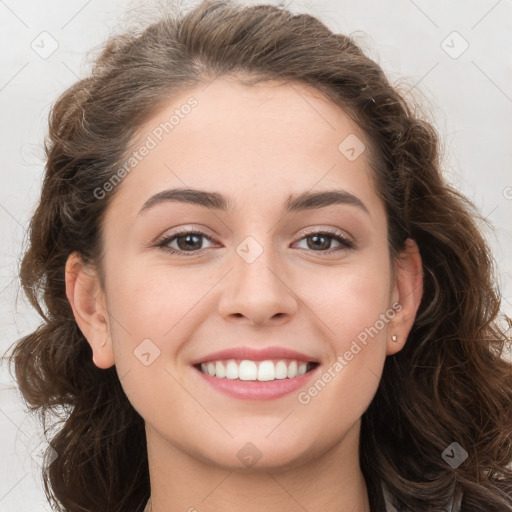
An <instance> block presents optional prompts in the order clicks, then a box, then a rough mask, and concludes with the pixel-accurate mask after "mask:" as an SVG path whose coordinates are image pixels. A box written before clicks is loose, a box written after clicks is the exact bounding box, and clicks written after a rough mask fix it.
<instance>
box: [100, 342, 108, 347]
mask: <svg viewBox="0 0 512 512" xmlns="http://www.w3.org/2000/svg"><path fill="white" fill-rule="evenodd" d="M106 344H107V340H105V341H104V342H103V343H102V344H101V345H100V348H103V347H104V346H105V345H106Z"/></svg>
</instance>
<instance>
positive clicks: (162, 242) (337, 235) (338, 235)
mask: <svg viewBox="0 0 512 512" xmlns="http://www.w3.org/2000/svg"><path fill="white" fill-rule="evenodd" d="M185 235H198V236H201V237H204V238H206V239H207V240H208V241H210V242H213V241H214V240H213V239H212V238H211V237H209V236H208V235H206V234H205V233H203V232H202V231H195V230H184V231H179V232H177V233H174V234H172V235H170V236H165V237H163V238H161V239H159V240H157V241H156V243H155V247H157V248H160V249H161V250H163V251H165V252H167V253H168V254H177V255H180V256H195V255H196V254H198V253H199V252H201V251H202V250H204V249H197V250H195V251H183V250H176V249H171V248H169V247H168V244H169V243H171V242H172V241H174V240H175V239H177V238H179V237H181V236H185ZM313 235H320V236H327V237H329V238H332V239H334V240H336V241H337V242H339V243H340V244H341V245H342V247H337V248H334V249H330V250H328V251H314V250H312V249H301V250H303V251H311V252H314V253H319V254H321V255H329V254H331V253H333V252H336V251H338V250H342V249H345V250H347V249H354V247H355V245H354V243H353V242H352V241H351V240H349V239H348V238H347V237H346V236H345V235H344V234H343V233H342V232H341V231H311V232H308V233H305V234H304V236H303V237H302V238H299V241H300V240H303V239H304V238H308V237H310V236H313Z"/></svg>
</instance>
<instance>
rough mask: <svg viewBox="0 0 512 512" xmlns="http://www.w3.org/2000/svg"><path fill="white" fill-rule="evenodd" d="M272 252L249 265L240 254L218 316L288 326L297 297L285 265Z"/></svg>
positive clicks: (221, 300) (267, 251) (225, 285)
mask: <svg viewBox="0 0 512 512" xmlns="http://www.w3.org/2000/svg"><path fill="white" fill-rule="evenodd" d="M270 252H271V251H270V250H266V249H265V250H263V252H262V253H261V254H260V256H259V257H258V258H257V259H256V260H255V261H252V262H248V261H246V260H244V259H243V258H242V257H240V256H239V255H238V254H237V253H235V255H234V258H233V259H234V268H233V270H232V271H231V272H229V273H228V275H227V276H226V278H225V282H224V289H223V290H222V294H221V297H220V300H219V305H218V311H219V314H220V315H221V316H222V317H223V318H225V319H227V320H229V321H237V322H242V321H245V322H249V323H250V324H253V325H262V324H263V325H264V324H266V323H268V322H279V323H285V322H287V321H289V320H290V318H291V317H293V315H294V314H295V312H296V311H297V307H298V298H297V295H296V294H295V292H294V290H293V289H292V288H293V286H292V284H291V283H290V282H289V281H290V279H289V278H288V279H287V276H286V275H285V273H284V271H283V269H282V265H279V264H277V263H276V259H275V258H273V257H271V255H270Z"/></svg>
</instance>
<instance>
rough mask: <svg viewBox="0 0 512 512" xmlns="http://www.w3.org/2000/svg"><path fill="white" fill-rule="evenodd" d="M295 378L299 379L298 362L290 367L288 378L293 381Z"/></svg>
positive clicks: (294, 362) (293, 362)
mask: <svg viewBox="0 0 512 512" xmlns="http://www.w3.org/2000/svg"><path fill="white" fill-rule="evenodd" d="M293 377H297V361H292V362H291V363H290V366H288V378H289V379H293Z"/></svg>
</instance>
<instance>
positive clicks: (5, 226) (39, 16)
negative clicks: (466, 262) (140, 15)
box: [0, 0, 512, 512]
mask: <svg viewBox="0 0 512 512" xmlns="http://www.w3.org/2000/svg"><path fill="white" fill-rule="evenodd" d="M148 3H150V2H146V4H148ZM183 3H184V4H185V5H188V4H187V2H183ZM246 3H248V4H255V3H261V2H255V1H250V2H246ZM272 3H276V2H272ZM286 3H287V4H288V5H289V8H290V9H292V10H294V11H301V12H310V13H312V14H314V15H317V16H319V17H320V18H321V19H322V20H323V21H324V22H326V23H327V24H328V25H329V26H330V27H331V28H332V29H334V30H336V31H339V32H342V33H345V34H352V35H354V36H355V37H356V39H357V41H358V42H359V43H360V44H362V45H363V47H364V48H365V49H366V50H367V52H368V54H369V55H370V56H371V57H372V58H374V59H375V60H377V61H378V62H379V63H380V64H381V65H382V66H383V68H384V69H385V71H386V72H387V73H388V76H389V77H390V78H391V80H392V81H393V82H396V81H400V82H401V83H402V84H403V88H404V89H405V90H410V94H414V95H415V96H416V97H418V95H419V96H420V97H422V98H423V100H422V101H423V103H424V104H425V105H426V106H427V108H428V109H429V111H430V112H431V116H432V117H433V119H434V122H435V125H436V126H437V128H438V130H439V132H440V134H441V138H442V139H443V141H444V161H445V168H446V173H447V176H448V179H449V180H450V181H451V182H452V183H453V184H455V185H456V186H457V187H458V188H459V189H461V190H462V191H463V192H464V193H465V194H466V195H468V196H469V197H470V198H471V199H472V200H473V201H474V202H475V204H476V205H477V207H478V208H479V210H480V211H481V212H482V213H483V215H484V216H485V217H487V219H488V220H490V221H491V222H492V223H493V224H494V226H495V228H496V229H495V232H494V233H489V234H488V239H489V241H490V243H491V245H492V247H493V248H494V254H495V257H496V259H497V262H498V271H499V276H500V284H501V289H502V294H503V299H504V300H503V311H504V312H506V313H507V314H508V315H511V314H512V283H511V281H512V280H511V274H510V271H511V269H512V226H511V222H510V219H512V174H511V171H510V170H511V164H512V154H511V150H510V147H511V143H512V125H511V121H510V120H511V119H512V83H511V78H512V65H511V62H510V59H509V56H510V55H511V54H512V52H511V50H512V2H511V0H500V1H497V0H472V1H468V0H458V1H450V2H448V1H446V0H430V1H425V0H414V1H412V0H386V1H382V0H366V1H356V0H351V1H347V0H338V1H334V0H332V1H328V0H325V1H321V0H317V1H295V2H286ZM137 5H138V4H137V3H134V2H122V1H120V0H108V1H107V0H102V1H100V0H89V1H86V0H80V1H78V0H73V1H69V0H51V1H45V2H37V1H35V0H32V1H28V0H25V1H18V2H16V1H14V0H0V40H1V43H2V64H1V66H0V108H1V110H0V112H1V113H2V117H1V124H0V130H1V131H0V154H1V156H2V160H1V167H0V177H1V187H0V225H1V230H0V237H1V238H0V248H1V249H0V251H1V252H0V326H1V329H0V352H1V353H2V354H3V353H4V352H5V351H6V350H7V349H8V348H9V346H10V345H11V344H12V343H13V342H14V341H15V340H17V339H18V338H20V337H21V336H23V335H25V334H27V333H29V332H31V331H32V330H33V329H34V328H35V327H36V326H37V325H38V323H39V320H38V317H37V316H36V314H35V313H34V312H33V311H32V310H31V309H30V308H29V307H28V305H27V303H26V301H25V299H24V296H23V294H22V293H20V292H19V282H18V280H17V277H16V273H17V269H18V264H19V259H20V256H21V246H22V241H23V237H24V235H25V230H26V227H27V224H28V221H29V219H30V216H31V213H32V212H33V210H34V207H35V205H36V201H37V198H38V195H39V192H40V187H41V178H42V172H43V165H44V164H43V161H42V154H43V153H42V149H41V143H42V140H43V137H44V133H45V130H46V122H47V114H48V109H49V106H50V104H51V103H53V102H54V101H55V100H56V98H57V96H58V94H60V93H61V92H62V91H63V90H64V89H65V88H67V87H69V86H70V85H71V84H72V83H73V82H75V81H76V80H77V78H78V77H80V76H82V75H83V73H84V72H85V71H86V70H87V65H86V63H85V56H86V52H87V51H88V50H91V49H92V48H94V47H97V45H99V44H100V43H101V42H102V41H103V40H104V39H105V38H106V37H107V36H108V34H109V33H110V32H111V31H112V30H113V29H115V27H116V26H118V24H119V22H120V21H121V20H122V17H123V15H124V13H125V12H126V10H127V8H131V7H134V6H137ZM454 31H456V32H457V33H458V34H459V35H457V34H453V32H454ZM42 32H47V33H48V34H50V36H48V35H46V34H43V35H41V33H42ZM53 40H55V41H56V43H54V42H53ZM443 41H444V42H443ZM465 41H466V42H467V44H468V45H469V46H468V48H467V50H466V51H464V53H462V54H461V55H460V56H458V54H459V53H460V52H461V50H462V49H464V47H465V45H466V42H465ZM52 44H54V45H55V44H58V48H57V49H56V50H55V52H54V53H53V54H51V55H50V56H47V55H45V52H49V51H50V50H51V49H52ZM38 52H39V54H38ZM40 54H42V55H40ZM450 54H451V55H450ZM43 57H45V58H43ZM455 57H456V58H455ZM0 432H1V434H0V464H1V466H0V512H24V511H27V512H28V511H30V512H34V511H43V510H50V508H49V505H47V504H46V501H45V498H44V494H43V491H42V480H41V477H40V469H39V467H38V464H37V460H38V456H37V454H38V453H39V451H40V447H43V446H44V443H43V444H42V445H41V444H40V443H41V441H42V439H43V438H42V437H41V434H40V432H39V429H38V425H37V422H36V420H35V418H31V417H29V416H28V415H27V413H26V412H25V410H24V406H23V404H22V402H21V401H20V399H19V396H18V394H17V392H16V390H15V388H14V384H13V381H12V379H11V378H10V375H9V373H8V371H7V366H6V364H5V361H4V362H3V364H2V365H1V367H0ZM32 453H34V454H35V455H34V457H32ZM91 478H94V475H91Z"/></svg>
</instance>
